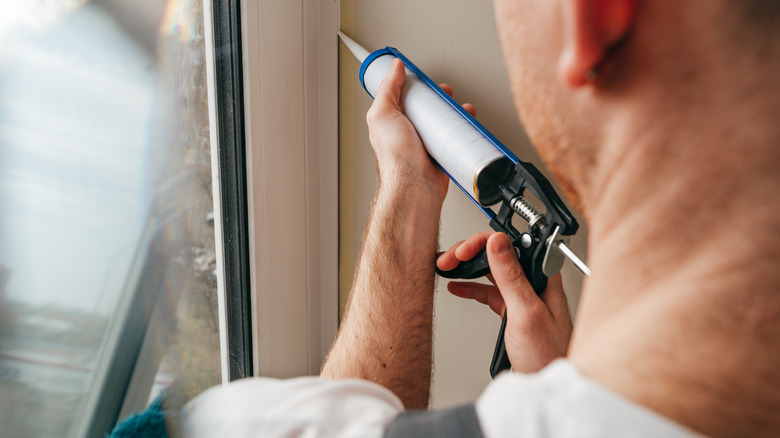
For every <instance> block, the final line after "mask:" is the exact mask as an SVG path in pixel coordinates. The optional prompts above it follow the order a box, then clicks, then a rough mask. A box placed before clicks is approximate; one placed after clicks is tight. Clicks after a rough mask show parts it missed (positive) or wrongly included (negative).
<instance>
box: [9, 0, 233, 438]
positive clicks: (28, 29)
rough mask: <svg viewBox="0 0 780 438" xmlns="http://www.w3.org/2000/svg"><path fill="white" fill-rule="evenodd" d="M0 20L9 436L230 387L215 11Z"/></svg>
mask: <svg viewBox="0 0 780 438" xmlns="http://www.w3.org/2000/svg"><path fill="white" fill-rule="evenodd" d="M0 11H2V13H1V14H0V41H1V43H0V424H2V425H3V433H2V435H3V436H24V437H39V436H40V437H48V436H80V435H82V434H84V433H86V431H91V432H94V430H95V427H98V426H96V425H99V424H101V423H100V421H101V418H103V417H105V416H112V415H113V417H117V418H112V419H109V420H110V421H111V424H112V425H113V424H114V423H115V422H116V421H117V420H121V417H123V416H125V415H127V414H129V413H131V412H134V411H138V410H142V409H144V408H145V406H146V405H147V404H148V403H149V402H150V401H151V400H153V399H154V398H155V397H157V396H158V395H159V394H161V393H162V394H164V395H163V402H164V403H166V404H167V405H168V406H171V407H173V408H175V407H176V406H181V405H183V404H184V403H185V402H186V401H187V400H188V399H189V398H191V397H192V396H194V395H196V394H197V393H199V392H201V391H203V390H204V389H205V388H208V387H209V386H211V385H214V384H217V383H219V382H220V368H219V363H220V362H219V341H218V339H219V337H218V323H217V321H218V315H217V292H216V275H215V272H214V271H215V268H216V255H215V249H214V245H215V242H214V224H213V214H212V208H213V199H212V192H211V190H212V187H211V156H210V148H209V125H208V109H207V94H206V93H207V87H206V80H205V78H206V70H205V69H206V65H205V52H204V50H205V46H204V44H205V42H204V36H203V35H204V32H203V16H202V4H201V2H200V1H199V0H171V1H169V2H167V3H166V2H163V1H156V0H154V1H152V0H139V1H137V2H126V1H123V0H104V1H100V2H89V3H88V2H84V1H74V0H71V1H67V0H61V1H55V0H38V1H31V0H24V1H8V0H2V1H0ZM128 358H129V359H131V360H128ZM131 379H132V382H133V384H132V385H130V381H131ZM112 409H113V410H112ZM111 412H114V413H113V414H112V413H111ZM101 416H103V417H101ZM42 419H45V420H43V421H42ZM103 419H104V418H103ZM175 421H176V420H175V418H172V419H170V422H171V424H172V427H173V428H175ZM108 431H109V430H106V431H104V432H103V433H105V432H108Z"/></svg>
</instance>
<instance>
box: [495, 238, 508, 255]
mask: <svg viewBox="0 0 780 438" xmlns="http://www.w3.org/2000/svg"><path fill="white" fill-rule="evenodd" d="M491 246H492V247H493V252H494V253H496V254H499V255H500V254H504V253H506V252H508V251H511V250H512V242H510V241H509V237H507V236H506V234H501V235H500V236H496V237H495V238H493V244H492V245H491Z"/></svg>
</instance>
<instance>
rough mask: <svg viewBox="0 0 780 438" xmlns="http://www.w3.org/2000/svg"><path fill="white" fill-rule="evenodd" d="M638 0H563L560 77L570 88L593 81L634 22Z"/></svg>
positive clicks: (559, 62)
mask: <svg viewBox="0 0 780 438" xmlns="http://www.w3.org/2000/svg"><path fill="white" fill-rule="evenodd" d="M636 2H637V0H563V1H562V3H563V27H564V29H563V30H564V38H565V39H564V48H563V53H562V54H561V58H560V60H559V61H558V77H559V79H560V80H561V81H563V83H564V84H566V85H568V86H570V87H581V86H583V85H586V84H588V83H590V82H592V81H593V80H594V79H595V75H596V74H597V73H598V68H599V67H600V66H601V64H602V62H603V61H604V57H605V56H606V54H607V51H608V49H609V48H610V47H611V46H612V45H613V44H615V43H616V42H617V41H618V40H620V39H621V38H623V37H624V36H625V35H626V34H627V33H628V32H629V31H630V30H631V27H632V26H633V25H634V11H635V9H636Z"/></svg>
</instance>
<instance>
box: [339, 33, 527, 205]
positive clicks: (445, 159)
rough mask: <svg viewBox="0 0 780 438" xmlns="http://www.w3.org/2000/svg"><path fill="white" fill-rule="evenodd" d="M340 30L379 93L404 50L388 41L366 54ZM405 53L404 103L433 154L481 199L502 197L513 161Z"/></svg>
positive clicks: (367, 82) (365, 79)
mask: <svg viewBox="0 0 780 438" xmlns="http://www.w3.org/2000/svg"><path fill="white" fill-rule="evenodd" d="M339 36H340V37H341V38H342V40H344V42H345V43H346V44H347V46H348V47H349V48H350V50H351V51H352V52H353V54H355V56H356V57H357V58H358V60H359V61H361V62H362V65H361V67H360V81H361V83H362V84H363V86H364V87H365V89H366V91H367V92H368V93H369V94H370V95H371V96H372V97H373V96H375V95H376V92H377V90H379V84H380V83H381V82H382V79H384V77H385V75H386V74H387V72H388V71H389V69H390V67H391V65H392V62H393V60H394V59H395V58H397V57H399V56H402V55H400V53H399V52H397V51H396V50H395V49H392V48H390V47H388V48H385V49H380V50H377V51H375V52H373V53H371V54H368V51H366V50H365V49H363V48H362V47H360V46H359V45H358V44H357V43H355V42H354V41H352V40H351V39H349V38H348V37H347V36H346V35H344V34H343V33H341V32H339ZM403 59H404V61H405V63H406V64H407V67H406V81H405V83H404V88H403V92H402V95H401V107H402V108H401V109H402V110H403V112H404V114H405V115H406V117H407V118H409V120H410V121H411V122H412V124H413V125H414V127H415V128H416V129H417V133H418V134H419V136H420V138H421V139H422V141H423V143H424V144H425V148H426V149H427V150H428V153H429V154H430V156H431V157H433V159H434V160H436V161H437V162H438V163H439V165H440V166H441V167H442V168H443V169H444V171H445V172H447V174H448V175H449V176H450V178H451V179H453V180H454V181H455V182H456V183H457V184H458V185H459V186H460V188H461V189H463V191H464V192H466V194H467V195H469V196H470V197H471V198H472V199H474V200H476V201H477V202H479V204H481V205H483V206H486V207H487V206H490V205H493V204H495V203H496V202H498V201H500V200H501V193H500V192H499V190H498V187H499V183H501V182H503V180H504V179H505V178H506V177H507V175H508V173H509V172H510V171H511V168H512V165H513V163H512V161H511V160H510V159H509V158H508V157H507V155H506V153H505V152H503V151H502V150H500V149H499V148H498V147H497V146H496V145H495V143H494V142H493V141H491V139H489V138H488V137H487V136H486V135H485V134H484V133H483V132H480V130H478V129H477V128H476V127H475V123H474V122H472V121H471V120H470V119H469V117H467V116H465V114H464V113H463V112H462V109H461V111H459V110H458V109H460V108H459V107H457V109H456V107H454V105H456V104H454V101H451V100H448V99H447V98H445V97H443V96H442V95H441V93H442V92H441V91H440V89H439V91H438V92H437V90H436V89H435V88H434V87H436V88H438V87H437V86H436V85H435V84H429V83H426V82H425V81H424V80H423V79H421V77H420V75H418V74H417V73H416V72H415V71H413V70H412V69H411V68H410V67H409V65H410V64H411V63H410V62H408V60H406V59H405V58H403ZM415 68H416V67H415ZM418 72H419V70H418ZM419 73H420V74H422V72H419ZM480 126H481V125H480ZM483 129H484V128H483Z"/></svg>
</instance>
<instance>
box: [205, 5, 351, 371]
mask: <svg viewBox="0 0 780 438" xmlns="http://www.w3.org/2000/svg"><path fill="white" fill-rule="evenodd" d="M241 20H242V34H243V41H242V44H243V59H244V72H243V74H244V99H245V100H244V111H245V113H244V114H245V127H246V132H245V136H246V150H247V185H248V191H247V193H248V198H249V199H248V203H249V226H250V266H251V286H252V308H253V310H254V311H253V343H254V351H253V359H254V360H253V363H254V375H256V376H269V377H292V376H299V375H307V374H317V373H318V372H319V369H320V366H321V364H322V361H323V359H324V356H325V354H326V353H327V351H328V348H329V347H330V344H331V342H332V341H333V338H334V337H335V334H336V331H337V327H338V52H337V49H338V40H337V33H336V32H337V29H338V2H337V1H336V0H318V1H310V0H294V1H291V0H264V1H262V2H259V1H252V0H242V2H241ZM217 50H218V49H217Z"/></svg>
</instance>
